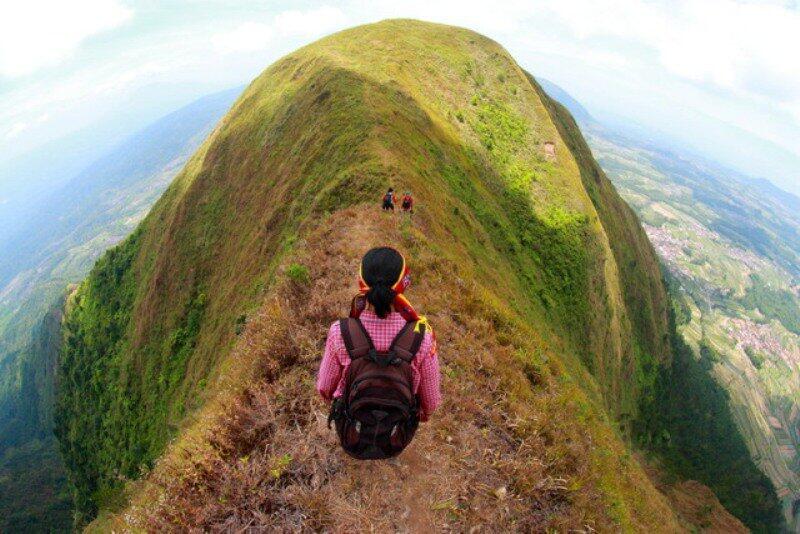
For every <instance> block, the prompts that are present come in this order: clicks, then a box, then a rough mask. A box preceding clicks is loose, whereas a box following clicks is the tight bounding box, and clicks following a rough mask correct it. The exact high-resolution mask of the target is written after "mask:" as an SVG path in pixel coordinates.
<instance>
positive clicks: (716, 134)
mask: <svg viewBox="0 0 800 534" xmlns="http://www.w3.org/2000/svg"><path fill="white" fill-rule="evenodd" d="M1 9H2V12H1V13H2V14H1V15H0V165H2V162H3V161H8V160H9V159H11V158H13V157H14V156H17V155H20V154H24V153H25V152H28V151H30V150H32V149H34V148H35V147H36V146H39V145H42V144H43V143H45V142H47V141H51V140H56V139H61V138H64V137H65V136H70V135H73V136H74V135H83V134H84V133H85V132H91V131H92V129H95V130H97V131H101V130H102V132H103V135H105V136H107V137H108V138H114V137H115V136H121V135H124V134H126V133H130V132H131V131H132V130H133V129H135V128H138V127H141V126H144V125H145V124H147V123H148V122H150V121H152V120H153V119H155V118H157V117H158V116H160V115H163V114H164V113H167V112H169V111H171V110H172V109H175V108H176V107H178V106H180V105H182V104H185V103H188V102H189V101H191V100H193V99H194V98H197V97H199V96H202V95H204V94H207V93H209V92H213V91H216V90H222V89H226V88H229V87H232V86H236V85H241V84H245V83H247V82H248V81H249V80H251V79H252V78H253V77H255V76H256V75H257V74H258V73H259V72H260V71H261V70H263V69H264V68H265V67H266V66H267V65H269V64H270V63H271V62H273V61H274V60H276V59H277V58H279V57H280V56H282V55H284V54H286V53H288V52H291V51H292V50H293V49H295V48H297V47H298V46H301V45H303V44H305V43H307V42H310V41H312V40H314V39H316V38H318V37H321V36H323V35H325V34H328V33H331V32H333V31H336V30H338V29H343V28H346V27H349V26H354V25H357V24H362V23H366V22H371V21H376V20H380V19H384V18H391V17H413V18H419V19H424V20H431V21H437V22H444V23H449V24H456V25H460V26H466V27H470V28H472V29H475V30H477V31H479V32H481V33H484V34H486V35H488V36H490V37H492V38H494V39H495V40H497V41H499V42H500V43H501V44H503V45H504V46H505V47H506V48H508V49H509V51H510V52H511V53H512V54H513V55H514V56H515V57H516V59H517V60H518V61H519V62H520V64H521V65H522V66H523V67H524V68H526V69H528V70H530V71H531V72H532V73H533V74H534V75H535V76H542V77H545V78H548V79H550V80H552V81H554V82H556V83H558V84H559V85H561V86H562V87H564V88H565V89H566V90H567V91H569V92H570V93H572V94H573V96H575V97H576V98H577V99H578V100H580V101H581V102H582V103H583V104H585V105H586V107H587V108H588V109H589V111H590V112H592V113H593V114H594V115H596V116H597V117H599V118H601V119H602V120H603V121H606V122H609V123H614V124H626V125H635V126H637V127H639V128H641V129H642V131H647V132H658V133H659V134H661V135H664V136H667V137H669V138H671V139H674V140H676V142H677V143H678V144H679V145H681V146H686V147H687V148H689V149H693V150H696V151H697V152H700V153H702V154H705V155H707V156H709V157H712V158H714V159H716V160H719V161H720V162H721V163H723V164H727V165H731V166H734V167H737V168H739V169H742V170H745V171H747V172H750V173H751V174H754V175H761V176H763V177H766V178H770V179H771V180H773V181H774V182H775V183H777V184H778V185H780V186H782V187H784V188H785V189H788V190H792V191H794V192H796V193H800V168H798V162H800V60H798V53H799V52H798V51H800V6H798V3H797V2H796V1H789V2H740V1H735V0H702V1H693V2H681V1H677V2H645V1H642V0H615V1H602V2H600V1H591V0H557V1H541V2H531V1H529V2H524V1H503V0H493V1H491V2H471V1H450V0H448V1H443V2H437V1H433V0H427V1H420V0H410V1H407V2H402V3H401V2H395V1H392V2H389V1H382V0H378V1H370V2H367V1H361V0H348V1H344V2H329V3H325V2H292V3H288V2H235V1H233V2H231V1H200V0H185V1H175V0H173V1H154V0H152V1H127V0H85V1H84V0H76V1H73V2H69V3H67V2H52V1H50V2H41V1H37V0H27V1H25V2H19V3H14V2H3V3H2V8H1ZM101 126H102V127H101ZM77 132H81V133H77ZM765 146H766V147H767V149H768V150H763V148H764V147H765ZM754 147H758V148H754ZM773 149H774V150H773Z"/></svg>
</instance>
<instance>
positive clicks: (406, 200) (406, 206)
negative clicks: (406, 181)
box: [400, 191, 414, 213]
mask: <svg viewBox="0 0 800 534" xmlns="http://www.w3.org/2000/svg"><path fill="white" fill-rule="evenodd" d="M400 207H401V208H403V212H405V213H414V198H413V197H412V196H411V191H406V194H405V195H403V201H402V202H401V204H400Z"/></svg>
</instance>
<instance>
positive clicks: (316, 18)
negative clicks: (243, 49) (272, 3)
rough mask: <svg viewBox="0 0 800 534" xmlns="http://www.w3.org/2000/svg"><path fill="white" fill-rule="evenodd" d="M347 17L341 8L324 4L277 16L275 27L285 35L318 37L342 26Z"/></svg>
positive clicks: (289, 11)
mask: <svg viewBox="0 0 800 534" xmlns="http://www.w3.org/2000/svg"><path fill="white" fill-rule="evenodd" d="M346 22H347V17H346V16H345V15H344V13H342V11H341V10H339V9H337V8H335V7H330V6H322V7H318V8H316V9H309V10H306V11H299V10H294V9H292V10H288V11H283V12H281V13H278V14H277V15H276V16H275V21H274V23H273V24H274V27H275V29H276V30H277V31H278V32H280V33H281V35H284V36H293V37H295V36H296V37H316V36H319V35H322V34H324V33H327V32H329V31H331V30H334V29H337V28H340V27H342V26H343V25H344V24H345V23H346Z"/></svg>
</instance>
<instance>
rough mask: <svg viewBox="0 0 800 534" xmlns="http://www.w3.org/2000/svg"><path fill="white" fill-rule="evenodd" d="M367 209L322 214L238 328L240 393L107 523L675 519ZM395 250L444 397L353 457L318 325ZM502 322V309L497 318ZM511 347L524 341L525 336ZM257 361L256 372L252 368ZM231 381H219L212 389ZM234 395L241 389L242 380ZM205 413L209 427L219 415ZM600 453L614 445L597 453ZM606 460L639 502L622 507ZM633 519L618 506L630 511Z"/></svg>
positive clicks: (472, 525) (475, 525)
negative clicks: (366, 264) (304, 270)
mask: <svg viewBox="0 0 800 534" xmlns="http://www.w3.org/2000/svg"><path fill="white" fill-rule="evenodd" d="M414 224H416V223H412V222H410V221H408V220H405V221H404V219H402V218H401V216H399V215H397V214H394V215H392V214H383V213H378V212H375V211H373V210H372V209H371V208H367V207H360V208H354V209H348V210H345V211H343V212H340V213H337V214H336V215H334V216H332V217H331V218H330V219H329V220H327V221H324V222H321V223H320V224H319V227H318V229H317V230H315V231H313V232H312V233H311V237H310V238H309V239H308V241H307V242H304V243H301V244H299V246H298V254H297V255H296V256H295V257H294V258H293V261H296V262H299V263H302V264H303V265H306V266H307V267H308V268H309V274H310V281H309V283H308V284H297V283H294V282H289V281H287V282H286V284H285V285H284V286H283V287H282V288H281V291H279V292H278V293H274V294H271V295H270V296H269V297H268V298H267V300H266V301H265V302H264V305H263V307H262V309H261V310H260V311H259V312H258V313H256V314H254V315H253V316H252V317H251V318H250V320H249V321H248V323H247V326H246V328H245V330H244V332H243V333H242V335H241V336H240V339H239V342H238V344H237V346H236V347H235V349H234V354H233V358H234V359H235V360H237V361H238V362H239V364H240V368H241V369H250V371H241V370H240V371H238V374H237V371H235V370H234V368H235V367H236V366H235V365H234V366H232V367H231V371H230V374H229V376H227V377H225V376H223V377H222V378H221V379H220V384H223V385H224V384H226V380H228V381H231V380H232V377H234V376H238V377H239V378H241V377H244V376H247V379H246V380H247V385H246V386H245V387H242V388H240V390H239V391H238V392H231V393H229V394H228V395H227V396H226V395H222V396H221V397H222V398H225V399H227V400H224V401H219V402H217V403H212V404H210V405H209V407H208V408H207V409H206V410H205V412H204V414H202V415H201V416H200V417H199V420H198V422H197V423H196V428H195V429H188V430H187V431H186V432H184V438H182V439H181V440H179V441H178V442H177V443H176V444H174V445H173V446H172V447H171V448H170V449H169V451H168V453H167V455H166V456H165V458H164V460H162V461H161V463H160V464H159V465H158V466H157V467H156V469H155V470H154V472H153V473H152V474H151V475H150V476H149V477H148V479H147V480H146V482H145V486H146V489H144V490H142V489H140V490H139V492H138V498H137V497H134V499H133V506H132V507H131V508H130V509H128V510H127V511H126V512H125V513H124V514H120V515H117V516H107V517H106V518H104V519H103V520H102V521H100V522H97V523H95V525H94V527H95V528H97V529H98V530H102V529H109V528H114V529H116V530H119V531H127V530H147V531H153V532H155V531H158V532H183V531H190V532H201V531H212V532H217V531H225V532H240V531H242V532H261V531H264V530H269V531H297V532H299V531H329V532H364V531H367V532H442V531H452V532H543V531H546V530H550V529H556V530H559V531H567V530H575V531H584V532H591V531H600V532H611V531H619V530H636V531H648V532H676V531H679V530H681V529H682V527H681V525H680V523H679V519H678V518H677V517H676V516H675V515H674V513H673V512H672V510H671V509H670V507H669V506H668V505H667V500H666V499H665V498H664V497H663V495H661V494H659V493H658V492H656V491H655V490H654V489H653V488H652V486H651V485H650V484H649V481H648V479H647V478H646V476H645V475H644V473H643V472H642V471H641V469H640V468H639V467H638V463H637V462H636V461H634V460H624V459H623V460H620V459H618V458H617V457H616V456H617V455H618V456H620V457H622V456H624V455H625V454H626V453H625V451H624V448H623V447H622V446H621V444H620V443H619V442H616V441H614V439H612V438H606V437H603V436H599V437H598V436H595V435H593V434H592V433H591V432H587V431H586V427H584V426H581V425H580V424H577V423H576V422H575V418H576V415H577V412H576V408H575V406H570V405H568V404H565V401H564V399H563V395H564V394H565V393H566V394H569V390H567V391H560V390H562V388H568V386H566V385H565V383H563V382H561V381H560V380H559V379H558V378H556V377H553V376H550V372H549V371H547V370H544V369H542V370H538V371H537V370H536V369H533V368H531V367H530V366H526V365H525V363H524V362H523V361H521V360H520V358H519V354H518V353H519V350H520V349H519V347H516V348H515V346H514V345H513V344H512V343H511V342H510V341H508V340H507V339H506V340H503V339H502V336H501V335H500V333H499V332H498V330H497V326H496V325H495V324H494V323H493V320H492V318H491V316H490V315H489V314H488V311H487V309H486V308H485V306H486V304H485V303H482V302H480V299H479V298H478V297H477V296H476V295H475V288H473V287H471V286H470V284H468V283H466V282H464V281H463V280H461V279H460V278H459V276H458V271H457V269H456V268H455V266H454V265H452V264H449V263H448V262H443V261H442V259H441V258H438V257H436V256H435V254H431V253H428V252H426V251H425V243H424V241H422V239H423V238H422V237H421V236H422V235H423V233H422V232H421V230H423V229H421V228H418V227H415V226H414ZM386 243H389V244H394V245H396V246H398V247H400V248H401V249H403V250H405V251H407V252H408V253H409V258H410V261H411V267H412V269H413V270H414V282H415V286H414V288H413V289H412V290H411V291H410V294H409V296H410V298H411V299H412V300H413V302H414V303H415V304H416V305H417V306H418V308H419V309H420V310H422V311H423V312H426V313H427V314H428V316H429V319H430V321H431V323H432V324H433V327H434V328H435V331H436V335H437V339H438V342H439V347H440V356H441V361H442V369H443V388H444V403H443V405H442V406H441V408H440V409H439V410H438V411H437V413H436V414H435V415H434V417H433V419H432V420H431V422H429V423H426V424H423V425H421V427H420V430H419V432H418V434H417V437H416V438H415V440H414V442H413V443H412V445H411V446H410V447H409V448H408V449H407V450H406V451H405V452H404V453H403V454H402V455H401V456H399V457H398V458H397V459H394V460H390V461H381V462H359V461H355V460H352V459H350V458H349V457H348V456H347V455H345V454H344V453H343V452H342V451H341V450H340V449H339V447H338V444H337V442H336V437H335V433H334V432H333V431H332V430H328V428H327V425H326V417H327V406H326V405H325V404H324V403H323V402H322V401H321V400H320V399H319V398H318V397H317V395H316V393H315V391H314V375H315V372H316V369H317V366H318V364H319V359H320V356H321V350H322V346H323V343H324V338H325V334H326V332H327V329H328V326H329V325H330V323H331V322H332V321H334V320H335V319H336V318H337V317H339V316H340V315H341V314H342V313H343V312H344V310H346V308H347V303H348V302H349V298H350V297H351V296H352V291H353V288H354V286H355V284H354V283H355V278H354V273H356V272H357V269H356V268H357V265H358V260H359V258H360V256H361V254H362V253H363V252H364V251H365V250H366V249H368V248H369V247H371V246H374V245H378V244H386ZM495 320H496V318H495ZM514 343H517V342H516V341H515V342H514ZM252 369H255V371H253V370H252ZM220 387H222V386H220ZM234 389H235V388H234ZM208 419H212V420H213V423H211V424H209V422H208ZM597 451H607V452H605V453H603V454H602V455H601V456H598V455H597ZM600 462H607V463H608V462H610V463H612V464H613V465H614V466H615V467H614V469H616V470H617V471H618V473H617V475H618V476H619V477H620V479H621V480H624V481H625V483H627V484H630V485H634V486H635V485H636V484H641V487H638V488H637V487H634V488H629V489H630V490H631V491H632V492H634V493H636V494H637V495H640V496H639V497H638V501H637V499H631V502H632V503H633V506H631V507H630V508H629V509H625V510H623V511H621V510H616V509H615V506H618V504H616V503H615V501H613V499H614V497H613V495H614V492H616V491H619V490H618V489H617V488H611V487H607V486H609V485H610V484H613V483H614V482H613V481H609V480H604V479H602V478H600V477H598V476H597V472H598V471H599V470H598V469H597V468H596V466H597V464H598V463H600ZM623 514H625V515H623Z"/></svg>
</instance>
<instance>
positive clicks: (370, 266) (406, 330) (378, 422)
mask: <svg viewBox="0 0 800 534" xmlns="http://www.w3.org/2000/svg"><path fill="white" fill-rule="evenodd" d="M410 283H411V278H410V275H409V270H408V266H407V265H406V262H405V259H404V258H403V256H402V255H401V254H400V253H399V252H398V251H396V250H395V249H393V248H390V247H379V248H373V249H371V250H370V251H369V252H367V253H366V254H365V255H364V258H363V259H362V260H361V268H360V272H359V280H358V285H359V292H358V294H357V295H356V296H355V297H354V298H353V301H352V303H351V306H350V316H349V317H347V318H345V319H341V320H339V321H336V322H335V323H333V324H332V325H331V327H330V330H329V331H328V340H327V342H326V343H325V354H324V356H323V357H322V363H321V364H320V368H319V374H318V375H317V391H318V392H319V394H320V395H321V396H322V398H323V399H325V400H326V401H332V406H331V413H330V416H329V417H328V426H330V423H331V422H332V421H334V422H335V423H336V432H337V434H338V435H339V441H340V443H341V445H342V447H343V448H344V450H345V451H346V452H347V453H348V454H350V455H351V456H353V457H354V458H358V459H373V460H374V459H382V458H390V457H392V456H396V455H397V454H399V453H400V452H401V451H402V450H403V449H404V448H405V447H406V446H407V445H408V444H409V443H410V442H411V439H412V438H413V437H414V433H415V432H416V430H417V426H418V424H419V421H427V420H428V418H429V417H430V416H431V414H432V413H433V411H434V410H435V409H436V407H437V406H438V405H439V403H440V402H441V393H440V391H439V359H438V356H437V353H436V341H435V337H434V335H433V331H432V330H431V328H430V326H428V324H427V321H426V319H425V317H423V316H420V315H418V314H417V312H416V311H415V310H414V308H413V307H412V306H411V304H410V303H409V302H408V300H407V299H406V298H405V296H404V295H403V292H404V291H405V290H406V289H407V288H408V286H409V285H410Z"/></svg>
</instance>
